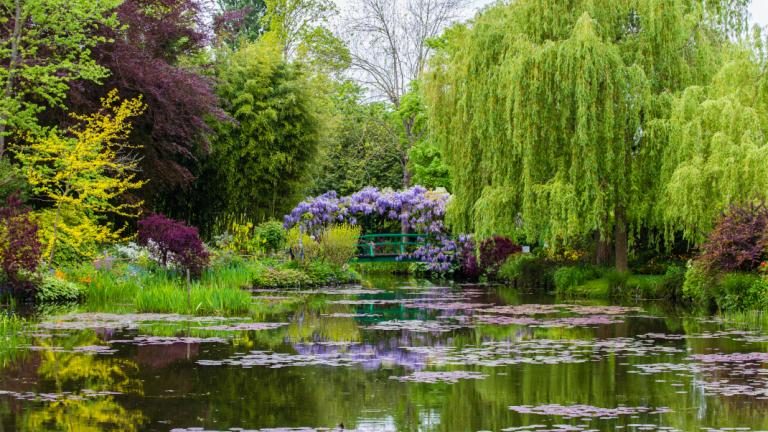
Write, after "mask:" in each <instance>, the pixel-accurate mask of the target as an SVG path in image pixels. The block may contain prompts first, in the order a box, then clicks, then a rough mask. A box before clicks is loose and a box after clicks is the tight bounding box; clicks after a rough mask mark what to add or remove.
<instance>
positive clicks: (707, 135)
mask: <svg viewBox="0 0 768 432" xmlns="http://www.w3.org/2000/svg"><path fill="white" fill-rule="evenodd" d="M766 78H767V77H766V75H765V70H764V66H761V65H760V64H758V63H757V62H756V61H755V59H752V58H751V56H750V55H748V53H738V54H737V55H736V56H734V58H732V59H731V60H729V61H728V62H726V63H725V64H724V65H723V67H722V68H721V70H720V71H719V72H718V73H717V74H716V75H715V77H714V79H713V81H712V83H711V84H710V85H709V86H706V87H702V86H692V87H689V88H687V89H686V90H685V91H684V92H682V94H680V95H679V96H678V97H676V98H674V99H673V100H672V113H671V115H670V117H669V119H667V120H661V121H658V122H656V123H654V124H652V125H651V126H650V127H649V131H650V133H649V135H650V136H651V139H656V140H659V141H661V142H662V143H664V142H666V143H668V144H667V145H666V146H661V145H660V146H659V147H663V149H664V152H663V153H662V156H663V157H662V158H661V159H662V160H661V164H660V168H659V178H660V185H661V191H660V192H661V198H660V205H659V206H658V208H657V212H658V214H657V217H658V218H659V219H660V220H662V221H663V222H664V224H665V227H666V228H667V229H679V230H682V232H683V235H684V236H685V237H686V238H688V239H689V240H691V241H693V242H698V241H700V240H702V239H703V236H704V235H705V234H706V233H707V232H709V231H710V230H711V229H712V224H713V222H714V221H715V219H716V216H717V215H718V213H719V212H720V211H721V210H722V209H724V208H726V207H727V206H728V205H729V204H744V203H747V202H750V201H754V200H765V199H768V81H767V80H766Z"/></svg>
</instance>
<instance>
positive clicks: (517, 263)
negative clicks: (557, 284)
mask: <svg viewBox="0 0 768 432" xmlns="http://www.w3.org/2000/svg"><path fill="white" fill-rule="evenodd" d="M499 277H501V278H502V279H506V280H510V281H514V282H515V284H517V285H519V286H521V287H524V288H546V287H547V286H550V285H551V284H552V283H553V281H552V277H553V275H552V271H551V269H550V267H549V263H548V262H547V261H546V260H545V259H543V258H540V257H538V256H536V255H533V254H528V253H525V254H524V253H520V254H513V255H511V256H510V257H509V258H508V259H507V261H506V262H504V264H502V266H501V268H500V269H499Z"/></svg>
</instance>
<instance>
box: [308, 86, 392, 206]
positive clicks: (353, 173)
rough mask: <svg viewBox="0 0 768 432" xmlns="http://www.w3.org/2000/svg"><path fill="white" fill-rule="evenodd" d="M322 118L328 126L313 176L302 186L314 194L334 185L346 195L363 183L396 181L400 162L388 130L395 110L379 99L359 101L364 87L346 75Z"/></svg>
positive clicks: (383, 184) (378, 184)
mask: <svg viewBox="0 0 768 432" xmlns="http://www.w3.org/2000/svg"><path fill="white" fill-rule="evenodd" d="M330 99H331V103H332V108H331V113H332V115H331V116H330V117H329V121H328V122H327V123H326V124H327V127H328V128H329V129H330V132H329V133H328V134H326V136H325V138H324V139H323V142H322V143H321V146H320V155H319V157H318V158H317V162H318V163H317V165H316V169H315V173H314V180H313V182H312V184H311V186H310V188H309V189H308V190H307V191H306V193H307V194H309V195H318V194H321V193H324V192H326V191H329V190H335V191H336V192H338V193H339V194H341V195H349V194H351V193H353V192H356V191H358V190H360V189H362V188H363V187H365V186H376V187H379V188H388V187H389V188H393V189H397V188H399V187H400V182H401V181H402V178H403V164H402V161H401V159H400V152H399V145H400V143H399V142H398V140H397V139H395V138H394V137H393V134H394V132H393V131H392V130H391V129H393V128H396V127H397V124H394V123H393V118H394V113H393V112H392V111H391V110H390V109H389V107H388V106H387V105H386V104H384V103H381V102H373V103H367V102H364V101H363V90H362V89H361V88H360V87H359V86H357V85H356V84H354V83H352V82H350V81H345V82H342V83H339V84H337V85H336V92H335V94H333V95H332V96H331V98H330Z"/></svg>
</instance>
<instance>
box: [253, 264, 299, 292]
mask: <svg viewBox="0 0 768 432" xmlns="http://www.w3.org/2000/svg"><path fill="white" fill-rule="evenodd" d="M253 282H254V286H256V287H260V288H283V287H301V286H308V285H311V284H312V280H311V279H310V278H309V276H307V274H306V273H304V272H303V271H301V270H298V269H291V268H278V267H269V268H265V269H264V270H262V271H261V272H259V273H258V274H257V275H256V277H255V278H254V281H253Z"/></svg>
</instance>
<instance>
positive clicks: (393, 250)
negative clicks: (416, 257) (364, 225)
mask: <svg viewBox="0 0 768 432" xmlns="http://www.w3.org/2000/svg"><path fill="white" fill-rule="evenodd" d="M428 241H429V235H428V234H397V233H387V234H364V235H361V236H360V237H359V239H358V243H357V250H358V256H357V258H358V261H384V260H393V259H396V258H398V257H403V256H405V255H407V254H409V253H412V252H414V251H415V250H416V249H418V248H420V247H422V246H424V245H426V244H427V243H428Z"/></svg>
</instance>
